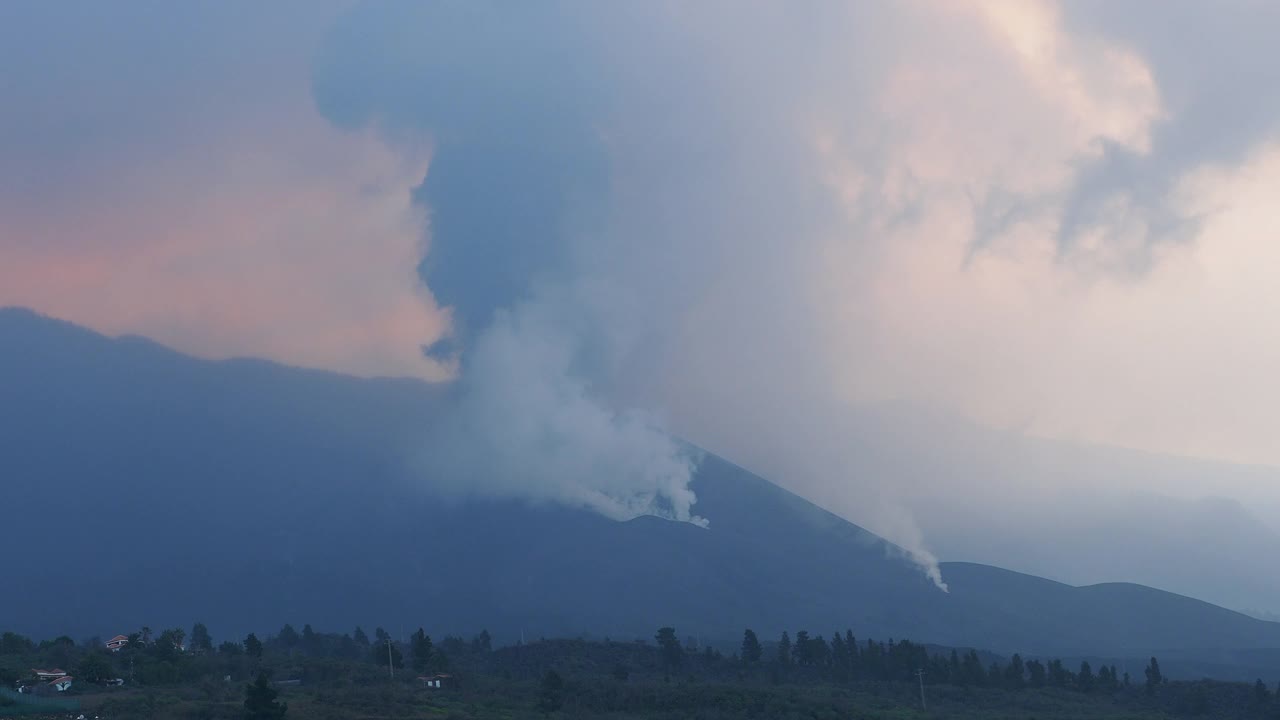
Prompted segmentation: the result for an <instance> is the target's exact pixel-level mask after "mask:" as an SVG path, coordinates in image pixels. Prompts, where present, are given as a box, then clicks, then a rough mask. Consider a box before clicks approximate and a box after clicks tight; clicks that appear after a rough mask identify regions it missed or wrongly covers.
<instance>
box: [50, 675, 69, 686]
mask: <svg viewBox="0 0 1280 720" xmlns="http://www.w3.org/2000/svg"><path fill="white" fill-rule="evenodd" d="M72 680H75V678H73V677H71V676H70V675H67V676H66V677H60V678H54V679H52V680H50V681H49V684H50V685H57V684H58V683H63V682H71V681H72Z"/></svg>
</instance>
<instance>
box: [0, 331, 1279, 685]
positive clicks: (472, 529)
mask: <svg viewBox="0 0 1280 720" xmlns="http://www.w3.org/2000/svg"><path fill="white" fill-rule="evenodd" d="M447 400H448V390H447V389H445V388H441V387H435V386H431V385H428V384H425V383H420V382H416V381H400V380H395V381H393V380H360V379H355V378H350V377H345V376H341V375H335V374H331V373H324V372H316V371H307V370H299V369H294V368H287V367H282V366H278V365H274V364H270V363H266V362H261V361H253V360H233V361H226V362H209V361H204V360H197V359H193V358H190V357H186V356H183V355H180V354H178V353H175V352H173V351H170V350H167V349H165V348H163V347H160V346H158V345H155V344H154V343H151V342H149V341H146V340H143V339H139V338H123V339H109V338H105V337H102V336H100V335H97V334H94V333H92V332H89V331H86V330H84V329H81V328H78V327H75V326H73V325H69V324H67V323H62V322H59V321H55V320H50V319H47V318H43V317H40V316H37V315H35V314H32V313H30V312H27V311H23V310H13V309H10V310H0V481H2V482H0V488H2V489H3V492H4V493H5V497H4V502H3V503H0V552H3V555H4V557H5V562H4V567H3V570H0V577H3V578H4V581H5V582H4V586H5V587H10V588H20V591H19V592H16V593H14V592H8V593H3V595H2V596H0V629H14V630H19V631H23V632H29V633H33V634H37V635H51V634H55V633H64V632H69V633H73V634H78V636H80V637H84V636H88V635H92V634H96V635H101V636H108V637H109V636H111V635H114V634H116V633H117V632H126V631H128V630H131V629H134V628H136V627H138V626H141V625H143V624H147V625H150V626H151V627H165V626H173V625H184V626H189V625H190V623H191V622H192V621H193V620H196V619H199V620H201V621H203V622H205V623H207V624H208V625H209V626H210V628H211V629H212V630H213V632H214V634H215V635H219V636H231V635H237V636H242V635H244V634H245V633H247V632H249V631H251V630H252V631H258V632H263V631H270V630H273V629H275V628H278V627H279V626H280V625H282V624H283V623H284V622H292V623H295V624H301V623H312V624H313V625H315V626H316V627H317V628H324V629H345V628H348V627H350V626H354V625H355V624H357V623H359V624H362V625H364V626H365V627H366V629H370V628H372V627H373V626H378V625H380V626H383V627H386V628H387V629H388V630H390V631H391V632H392V633H393V634H397V635H398V634H400V633H401V631H402V630H407V629H412V628H416V627H418V626H419V625H422V626H425V627H426V628H427V630H428V632H432V633H435V634H443V633H447V632H467V631H473V630H478V629H480V628H488V629H489V630H490V631H491V632H493V633H494V634H495V636H496V637H498V638H499V639H500V640H501V639H512V638H515V637H518V636H519V635H520V634H521V633H524V634H525V635H526V636H528V637H537V636H548V637H551V636H563V635H577V634H580V633H590V634H593V635H595V636H611V637H614V638H634V637H651V636H652V634H653V630H654V629H655V628H657V627H658V626H660V625H667V624H671V625H675V626H676V627H677V629H678V630H679V632H680V633H681V635H694V636H702V637H703V638H704V639H709V640H713V641H716V642H720V643H730V642H736V640H737V638H739V637H740V634H741V631H742V628H744V627H748V626H749V627H752V628H754V629H755V630H756V631H757V632H758V633H760V634H761V636H762V637H764V638H766V639H767V638H772V637H776V636H777V634H779V633H780V632H781V631H782V630H783V629H790V630H792V631H793V632H794V631H795V630H798V629H809V630H810V631H811V632H813V633H818V634H823V635H828V634H830V633H831V632H832V631H834V630H836V629H844V628H845V627H851V628H852V629H853V630H854V632H855V634H857V635H858V636H859V637H863V638H865V637H877V638H882V639H887V638H889V637H908V638H911V639H913V640H917V641H922V642H929V643H937V644H941V645H951V646H961V647H967V646H973V647H978V648H986V649H991V650H994V651H997V652H1004V653H1010V652H1014V651H1018V652H1022V653H1024V655H1025V654H1059V655H1064V656H1093V657H1115V658H1141V657H1144V656H1148V655H1150V654H1153V653H1155V654H1161V655H1162V657H1165V656H1167V657H1171V658H1177V660H1175V665H1174V666H1173V667H1168V668H1166V669H1167V670H1173V671H1174V672H1176V671H1177V667H1178V666H1177V663H1178V662H1185V664H1184V665H1183V667H1185V668H1187V672H1204V668H1210V671H1209V672H1211V673H1213V674H1217V675H1220V676H1222V677H1238V678H1242V679H1243V678H1249V679H1251V678H1252V677H1253V676H1254V674H1255V672H1258V668H1260V667H1261V668H1265V667H1267V666H1268V665H1270V666H1271V667H1274V661H1275V659H1276V657H1277V656H1276V654H1274V653H1273V651H1272V650H1271V649H1275V648H1280V624H1277V623H1268V622H1263V621H1260V620H1256V619H1253V618H1250V617H1247V616H1245V615H1242V614H1239V613H1235V612H1231V611H1228V610H1224V609H1222V608H1219V607H1216V606H1213V605H1209V604H1207V603H1203V602H1200V601H1197V600H1193V599H1190V598H1186V597H1182V596H1178V595H1173V594H1170V593H1166V592H1161V591H1158V590H1153V589H1151V588H1146V587H1142V586H1137V585H1125V584H1110V585H1097V586H1090V587H1071V586H1068V585H1064V584H1061V583H1056V582H1052V581H1050V580H1045V579H1043V578H1038V577H1034V576H1030V575H1024V574H1019V573H1014V572H1009V571H1006V570H1001V569H998V568H994V567H989V566H983V565H973V564H965V563H948V564H945V565H944V568H943V572H944V575H945V576H946V579H947V581H948V582H949V584H950V586H951V590H952V591H951V593H950V594H944V593H941V592H939V591H938V590H936V589H935V588H934V587H933V586H932V585H931V584H930V583H929V581H928V580H927V579H926V578H924V577H923V575H922V574H921V573H920V572H919V571H917V570H916V569H914V568H912V567H910V566H909V565H908V564H906V563H905V562H903V561H902V560H900V559H899V558H898V557H897V555H896V554H895V553H894V552H893V551H894V548H893V547H892V546H891V545H889V544H888V543H886V542H885V541H884V540H882V539H880V538H878V537H876V536H874V535H872V534H870V533H868V532H866V531H865V530H863V529H861V528H859V527H857V526H855V525H852V524H850V523H848V522H845V521H844V520H842V519H840V518H838V517H836V516H835V515H832V514H830V513H828V512H826V511H824V510H822V509H820V508H818V507H816V506H814V505H812V504H810V503H808V502H806V501H804V500H802V499H801V498H799V497H797V496H795V495H793V494H791V493H788V492H786V491H784V490H782V489H781V488H779V487H777V486H776V485H773V484H772V483H769V482H768V481H766V480H764V479H762V478H760V477H758V476H755V475H753V474H751V473H750V472H747V471H745V470H743V469H742V468H739V467H737V466H735V465H733V464H731V463H730V462H728V461H726V460H724V459H721V458H718V457H715V456H709V457H708V458H707V459H706V460H705V461H704V463H703V464H702V466H701V468H700V471H699V473H698V476H697V478H696V488H695V489H696V490H697V492H698V497H699V500H698V505H697V511H698V512H699V514H701V515H704V516H705V517H707V518H709V519H710V520H711V527H710V528H709V529H705V530H704V529H700V528H697V527H694V526H692V525H688V524H681V523H673V522H668V521H665V520H661V519H657V518H652V517H643V518H639V519H636V520H633V521H631V522H625V523H618V522H613V521H610V520H607V519H605V518H603V517H600V516H597V515H594V514H591V513H587V512H583V511H575V510H568V509H564V508H558V507H549V506H537V507H534V506H529V505H527V504H524V503H520V502H514V501H511V502H493V501H488V502H468V503H451V502H446V501H444V500H442V499H440V498H439V497H438V496H437V495H435V494H434V493H433V492H432V490H431V479H430V478H422V477H417V476H416V475H415V473H414V472H413V471H412V469H411V468H410V465H409V464H408V463H407V462H406V460H405V459H406V458H407V457H408V456H409V455H410V453H411V451H412V450H413V449H414V447H415V443H416V442H418V439H419V438H421V437H423V436H424V434H425V433H426V431H427V429H428V428H429V427H430V425H431V423H432V422H435V421H436V420H437V419H438V418H439V417H440V415H441V413H442V412H445V408H447V407H448V404H447ZM1192 668H1194V670H1193V669H1192Z"/></svg>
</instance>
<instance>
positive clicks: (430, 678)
mask: <svg viewBox="0 0 1280 720" xmlns="http://www.w3.org/2000/svg"><path fill="white" fill-rule="evenodd" d="M418 682H420V683H422V685H423V687H429V688H447V687H451V686H452V685H453V676H452V675H449V674H447V673H436V674H435V675H423V676H420V677H419V678H418Z"/></svg>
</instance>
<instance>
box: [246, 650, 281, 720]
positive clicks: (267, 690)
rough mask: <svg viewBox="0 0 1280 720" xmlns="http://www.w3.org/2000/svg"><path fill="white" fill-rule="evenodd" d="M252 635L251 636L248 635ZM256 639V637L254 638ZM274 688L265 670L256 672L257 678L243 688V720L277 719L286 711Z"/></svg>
mask: <svg viewBox="0 0 1280 720" xmlns="http://www.w3.org/2000/svg"><path fill="white" fill-rule="evenodd" d="M250 637H252V636H250ZM255 639H256V638H255ZM276 695H278V693H277V692H276V690H275V688H273V687H271V683H270V682H268V680H267V674H266V673H265V672H260V673H258V679H257V680H255V681H254V682H253V684H252V685H246V686H245V689H244V716H245V720H279V719H280V718H283V717H284V714H285V713H286V712H288V710H289V706H288V704H286V703H283V702H279V701H277V700H276Z"/></svg>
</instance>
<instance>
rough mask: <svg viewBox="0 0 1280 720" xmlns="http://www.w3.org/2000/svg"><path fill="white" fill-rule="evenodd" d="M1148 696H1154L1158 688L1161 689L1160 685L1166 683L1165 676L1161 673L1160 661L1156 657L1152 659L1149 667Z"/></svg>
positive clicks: (1147, 671)
mask: <svg viewBox="0 0 1280 720" xmlns="http://www.w3.org/2000/svg"><path fill="white" fill-rule="evenodd" d="M1146 674H1147V694H1148V695H1154V694H1155V692H1156V688H1158V687H1160V683H1162V682H1164V675H1162V674H1161V673H1160V661H1158V660H1156V659H1155V658H1154V657H1153V658H1151V662H1150V664H1148V665H1147V669H1146Z"/></svg>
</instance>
